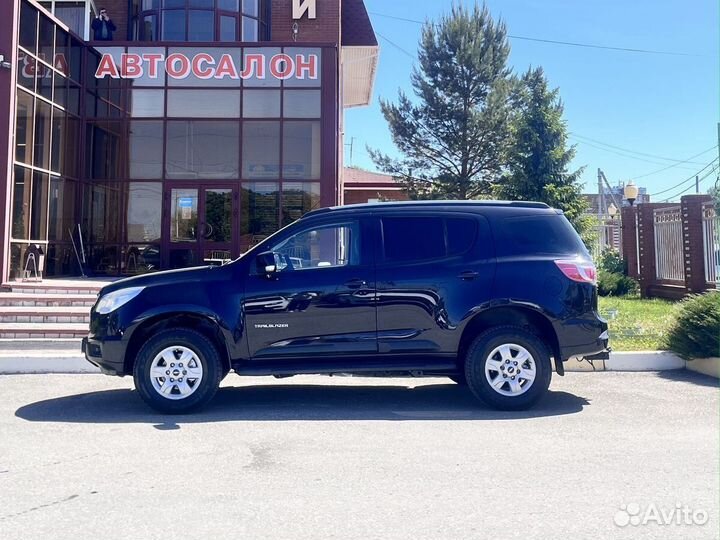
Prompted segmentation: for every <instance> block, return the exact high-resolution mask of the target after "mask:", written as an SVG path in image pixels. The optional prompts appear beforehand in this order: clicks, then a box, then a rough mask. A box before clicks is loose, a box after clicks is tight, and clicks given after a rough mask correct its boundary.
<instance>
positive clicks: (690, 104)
mask: <svg viewBox="0 0 720 540" xmlns="http://www.w3.org/2000/svg"><path fill="white" fill-rule="evenodd" d="M462 3H464V4H467V5H469V6H472V5H473V3H474V1H473V0H462ZM365 5H366V7H367V10H368V12H369V14H370V19H371V21H372V24H373V27H374V29H375V31H376V33H377V34H378V42H379V44H380V58H379V66H378V72H377V78H376V81H375V88H374V95H373V98H372V103H371V105H370V106H368V107H360V108H355V109H348V110H346V111H345V143H346V148H345V164H346V165H355V166H360V167H364V168H367V169H370V170H376V167H375V166H374V164H373V163H372V161H371V160H370V157H369V156H368V154H367V152H366V150H365V148H366V145H367V146H370V147H372V148H377V149H381V150H383V151H384V152H386V153H389V154H391V155H397V151H396V150H395V148H394V146H393V144H392V140H391V137H390V132H389V130H388V127H387V123H386V121H385V119H384V118H383V116H382V113H381V111H380V106H379V98H383V99H389V100H393V101H396V100H397V92H398V89H399V88H402V89H403V90H405V91H406V92H407V93H408V94H411V93H412V88H411V86H410V73H411V72H412V67H413V65H414V63H415V59H414V58H415V54H416V51H417V45H418V40H419V37H420V30H421V25H420V24H418V23H415V22H406V21H401V20H397V19H393V18H390V17H400V18H407V19H413V20H419V21H424V20H426V19H430V20H433V19H437V18H438V17H439V16H440V15H441V14H443V13H445V12H447V11H449V9H450V6H451V1H450V0H393V1H388V0H365ZM487 5H488V7H489V9H490V12H491V14H492V15H493V17H494V18H496V19H497V18H501V19H502V20H503V21H504V22H505V23H506V25H507V30H508V34H510V35H514V36H519V37H530V38H538V39H547V40H555V41H567V42H576V43H586V44H593V45H603V46H608V47H621V48H632V49H646V50H653V51H662V52H672V53H683V55H669V54H645V53H636V52H624V51H614V50H605V49H593V48H583V47H573V46H565V45H556V44H550V43H540V42H533V41H527V40H522V39H518V38H510V45H511V48H512V51H511V54H510V59H509V64H510V67H511V68H512V69H513V70H514V72H515V73H522V72H524V71H525V70H527V69H528V68H529V67H530V66H533V67H535V66H541V67H542V68H543V69H544V71H545V74H546V76H547V77H548V80H549V82H550V84H551V85H552V86H553V87H558V88H559V90H560V96H561V98H562V100H563V103H564V105H565V115H564V117H565V120H566V123H567V127H568V131H569V132H570V142H571V143H572V144H575V145H576V151H577V154H576V157H575V160H574V162H573V164H572V165H573V168H579V167H583V166H584V167H585V171H584V173H583V175H582V181H583V182H584V184H585V191H586V192H587V193H597V192H598V189H597V170H598V168H600V169H602V170H603V172H604V173H605V175H606V177H607V179H608V180H609V182H610V183H611V184H612V185H615V184H617V183H618V182H627V181H629V180H631V179H633V180H634V182H635V183H636V184H637V185H639V186H644V187H647V189H648V193H650V194H651V195H655V196H652V200H653V201H662V200H664V199H665V198H668V197H669V198H670V199H671V200H676V198H677V197H679V195H680V194H681V192H683V191H684V190H686V189H689V191H687V193H694V191H695V182H694V180H691V181H690V182H687V183H684V184H681V185H680V186H679V187H673V186H676V185H678V184H680V183H681V182H683V181H685V180H687V179H690V178H694V177H695V173H697V172H698V171H700V170H701V169H703V167H704V166H705V165H707V164H709V163H710V162H711V161H712V160H713V159H715V158H717V157H718V150H717V148H716V145H717V143H718V121H719V118H718V115H719V110H718V108H719V102H720V90H719V88H718V76H719V75H720V60H719V53H718V48H719V44H720V39H719V36H718V30H719V22H718V21H719V19H718V0H685V1H682V2H681V1H678V0H632V1H630V0H603V1H600V0H488V1H487ZM388 39H389V40H390V41H392V43H393V44H394V45H393V44H391V43H390V42H389V41H388ZM401 49H402V50H401ZM408 53H409V54H408ZM411 56H412V57H411ZM353 138H354V140H353V141H352V142H353V152H352V162H351V160H350V147H349V146H348V145H349V144H350V142H351V139H353ZM609 145H610V146H609ZM701 152H705V153H702V154H701ZM698 154H700V155H698ZM693 156H695V157H693ZM709 171H710V169H709V168H706V169H705V170H704V171H703V172H702V173H701V174H700V176H701V177H702V176H703V175H704V174H705V173H707V172H709ZM716 179H717V173H713V174H711V175H709V176H708V177H707V178H706V179H704V180H703V181H702V182H701V183H700V192H701V193H705V192H706V191H707V190H708V189H709V188H710V187H711V186H712V185H713V183H714V182H715V180H716ZM656 194H657V195H656Z"/></svg>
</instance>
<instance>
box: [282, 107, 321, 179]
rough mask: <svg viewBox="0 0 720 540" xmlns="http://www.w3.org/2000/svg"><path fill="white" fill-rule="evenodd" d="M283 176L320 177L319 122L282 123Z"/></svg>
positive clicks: (298, 177)
mask: <svg viewBox="0 0 720 540" xmlns="http://www.w3.org/2000/svg"><path fill="white" fill-rule="evenodd" d="M283 178H293V179H295V178H297V179H303V180H318V179H319V178H320V122H318V121H315V122H284V123H283Z"/></svg>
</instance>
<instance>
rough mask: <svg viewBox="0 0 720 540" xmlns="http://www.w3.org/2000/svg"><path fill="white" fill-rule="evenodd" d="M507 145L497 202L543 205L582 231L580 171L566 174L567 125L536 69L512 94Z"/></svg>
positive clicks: (569, 154) (569, 152) (570, 153)
mask: <svg viewBox="0 0 720 540" xmlns="http://www.w3.org/2000/svg"><path fill="white" fill-rule="evenodd" d="M514 102H515V111H516V112H515V114H514V117H513V121H512V124H511V137H512V143H511V146H510V150H509V152H508V158H507V172H506V173H505V174H504V175H503V177H502V180H501V181H500V182H499V183H498V184H496V185H495V186H494V193H495V195H496V196H497V198H499V199H507V200H526V201H542V202H546V203H547V204H549V205H550V206H552V207H554V208H559V209H561V210H563V211H564V212H565V215H566V216H567V218H568V219H569V220H570V222H571V223H572V224H573V225H574V226H575V228H576V229H577V230H578V231H579V232H581V233H582V232H585V230H586V229H587V228H588V226H589V223H588V220H587V218H586V212H587V209H588V203H587V201H586V200H585V199H584V198H583V197H582V195H581V189H582V188H581V184H580V181H579V180H580V175H581V174H582V171H583V169H579V170H576V171H574V172H570V171H568V167H569V166H570V162H571V161H572V159H573V158H574V157H575V148H574V146H568V145H567V126H566V124H565V121H564V120H563V104H562V101H561V100H560V97H559V92H558V89H557V88H555V89H550V88H549V87H548V81H547V79H546V78H545V74H544V73H543V70H542V68H535V69H529V70H528V71H527V72H526V73H525V75H523V76H522V77H521V79H520V82H519V86H518V88H517V91H516V93H515V96H514Z"/></svg>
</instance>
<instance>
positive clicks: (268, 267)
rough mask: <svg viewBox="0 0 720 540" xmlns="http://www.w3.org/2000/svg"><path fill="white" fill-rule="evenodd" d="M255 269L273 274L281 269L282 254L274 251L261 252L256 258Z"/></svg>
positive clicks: (268, 275) (263, 273) (260, 272)
mask: <svg viewBox="0 0 720 540" xmlns="http://www.w3.org/2000/svg"><path fill="white" fill-rule="evenodd" d="M255 269H256V270H257V273H258V274H260V275H264V276H267V277H270V276H272V275H273V274H275V273H277V272H278V271H279V270H280V255H279V254H277V253H274V252H272V251H265V252H263V253H260V254H259V255H258V256H257V257H256V258H255Z"/></svg>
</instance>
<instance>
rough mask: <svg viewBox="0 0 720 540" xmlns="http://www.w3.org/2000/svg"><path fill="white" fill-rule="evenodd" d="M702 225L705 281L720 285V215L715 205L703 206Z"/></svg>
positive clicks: (707, 204)
mask: <svg viewBox="0 0 720 540" xmlns="http://www.w3.org/2000/svg"><path fill="white" fill-rule="evenodd" d="M702 224H703V246H704V248H705V281H706V282H707V283H716V284H718V285H720V215H718V212H717V210H716V208H715V205H714V204H713V203H706V204H704V205H703V212H702Z"/></svg>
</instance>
